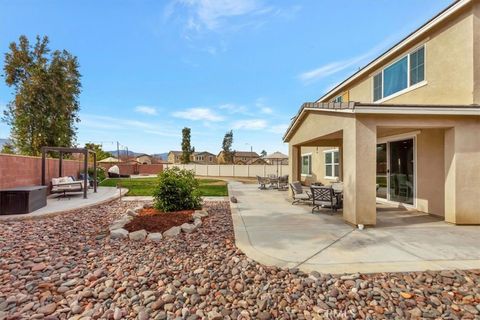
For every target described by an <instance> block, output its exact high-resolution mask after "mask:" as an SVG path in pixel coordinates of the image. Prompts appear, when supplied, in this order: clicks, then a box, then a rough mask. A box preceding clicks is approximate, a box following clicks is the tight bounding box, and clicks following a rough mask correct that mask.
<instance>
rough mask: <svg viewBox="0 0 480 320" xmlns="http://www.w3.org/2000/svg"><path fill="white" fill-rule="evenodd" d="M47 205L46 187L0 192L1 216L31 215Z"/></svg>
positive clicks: (12, 189)
mask: <svg viewBox="0 0 480 320" xmlns="http://www.w3.org/2000/svg"><path fill="white" fill-rule="evenodd" d="M46 205H47V187H46V186H28V187H18V188H11V189H4V190H0V214H2V215H5V214H22V213H30V212H32V211H35V210H37V209H40V208H42V207H45V206H46Z"/></svg>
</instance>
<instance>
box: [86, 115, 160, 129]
mask: <svg viewBox="0 0 480 320" xmlns="http://www.w3.org/2000/svg"><path fill="white" fill-rule="evenodd" d="M80 119H81V122H80V124H81V125H83V126H85V127H91V128H100V129H121V128H126V127H135V128H140V129H151V128H155V126H154V125H152V124H150V123H147V122H143V121H138V120H130V119H121V118H115V117H109V116H99V115H93V114H82V115H81V118H80Z"/></svg>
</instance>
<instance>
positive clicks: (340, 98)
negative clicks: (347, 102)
mask: <svg viewBox="0 0 480 320" xmlns="http://www.w3.org/2000/svg"><path fill="white" fill-rule="evenodd" d="M333 102H343V97H342V96H338V97H336V98H335V99H333Z"/></svg>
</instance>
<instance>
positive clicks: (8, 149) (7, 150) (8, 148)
mask: <svg viewBox="0 0 480 320" xmlns="http://www.w3.org/2000/svg"><path fill="white" fill-rule="evenodd" d="M0 153H5V154H15V147H14V146H13V145H12V144H11V143H10V142H7V143H5V144H4V145H3V147H2V150H1V151H0Z"/></svg>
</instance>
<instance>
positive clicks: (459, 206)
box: [445, 121, 480, 224]
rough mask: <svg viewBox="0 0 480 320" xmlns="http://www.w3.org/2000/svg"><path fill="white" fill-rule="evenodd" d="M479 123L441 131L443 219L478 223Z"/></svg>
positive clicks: (479, 198)
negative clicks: (443, 177)
mask: <svg viewBox="0 0 480 320" xmlns="http://www.w3.org/2000/svg"><path fill="white" fill-rule="evenodd" d="M478 137H480V123H479V122H473V121H472V122H469V123H468V124H463V125H461V126H456V127H454V128H450V129H447V130H445V221H447V222H450V223H456V224H480V214H479V210H478V208H479V207H480V188H479V187H478V186H480V172H479V171H478V168H479V167H480V151H479V150H480V140H479V139H478Z"/></svg>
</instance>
